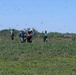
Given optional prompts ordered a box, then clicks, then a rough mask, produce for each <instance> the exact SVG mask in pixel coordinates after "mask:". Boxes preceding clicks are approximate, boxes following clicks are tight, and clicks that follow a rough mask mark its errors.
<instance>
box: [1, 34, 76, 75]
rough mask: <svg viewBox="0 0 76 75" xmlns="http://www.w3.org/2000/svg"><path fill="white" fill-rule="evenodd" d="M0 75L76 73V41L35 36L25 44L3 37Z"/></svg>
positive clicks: (64, 74) (71, 74)
mask: <svg viewBox="0 0 76 75" xmlns="http://www.w3.org/2000/svg"><path fill="white" fill-rule="evenodd" d="M0 75H76V41H73V40H72V39H71V38H50V39H49V40H48V42H43V39H42V38H38V37H35V38H33V42H32V43H21V42H20V41H19V38H18V37H15V40H13V41H12V40H11V38H10V36H5V35H3V36H0Z"/></svg>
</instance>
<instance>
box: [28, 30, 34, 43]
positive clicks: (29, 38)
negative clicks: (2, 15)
mask: <svg viewBox="0 0 76 75" xmlns="http://www.w3.org/2000/svg"><path fill="white" fill-rule="evenodd" d="M33 34H34V33H33V30H32V29H30V30H29V31H28V34H27V42H29V43H31V42H32V37H33Z"/></svg>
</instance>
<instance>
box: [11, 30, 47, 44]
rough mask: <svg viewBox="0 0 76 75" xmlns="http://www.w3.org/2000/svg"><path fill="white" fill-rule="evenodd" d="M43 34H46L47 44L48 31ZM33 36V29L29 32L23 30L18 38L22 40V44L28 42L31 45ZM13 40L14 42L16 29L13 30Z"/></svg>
mask: <svg viewBox="0 0 76 75" xmlns="http://www.w3.org/2000/svg"><path fill="white" fill-rule="evenodd" d="M43 34H44V36H43V41H44V42H47V41H48V39H47V38H48V36H47V31H46V30H45V32H44V33H43ZM33 35H34V31H33V29H29V30H28V31H26V30H21V31H20V32H19V34H18V37H19V38H20V41H21V43H24V42H26V41H27V42H28V43H31V42H32V37H33ZM11 39H12V40H14V29H12V30H11Z"/></svg>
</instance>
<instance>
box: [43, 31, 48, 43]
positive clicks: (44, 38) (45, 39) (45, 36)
mask: <svg viewBox="0 0 76 75" xmlns="http://www.w3.org/2000/svg"><path fill="white" fill-rule="evenodd" d="M47 38H48V36H47V31H46V30H45V32H44V37H43V41H44V42H47V41H48V39H47Z"/></svg>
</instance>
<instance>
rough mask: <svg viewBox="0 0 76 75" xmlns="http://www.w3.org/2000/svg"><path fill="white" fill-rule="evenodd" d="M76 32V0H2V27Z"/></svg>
mask: <svg viewBox="0 0 76 75" xmlns="http://www.w3.org/2000/svg"><path fill="white" fill-rule="evenodd" d="M8 28H11V29H12V28H14V29H19V30H21V29H25V28H35V29H36V30H38V31H40V32H42V31H44V30H47V31H48V32H62V33H66V32H69V33H76V0H0V30H1V29H8Z"/></svg>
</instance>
